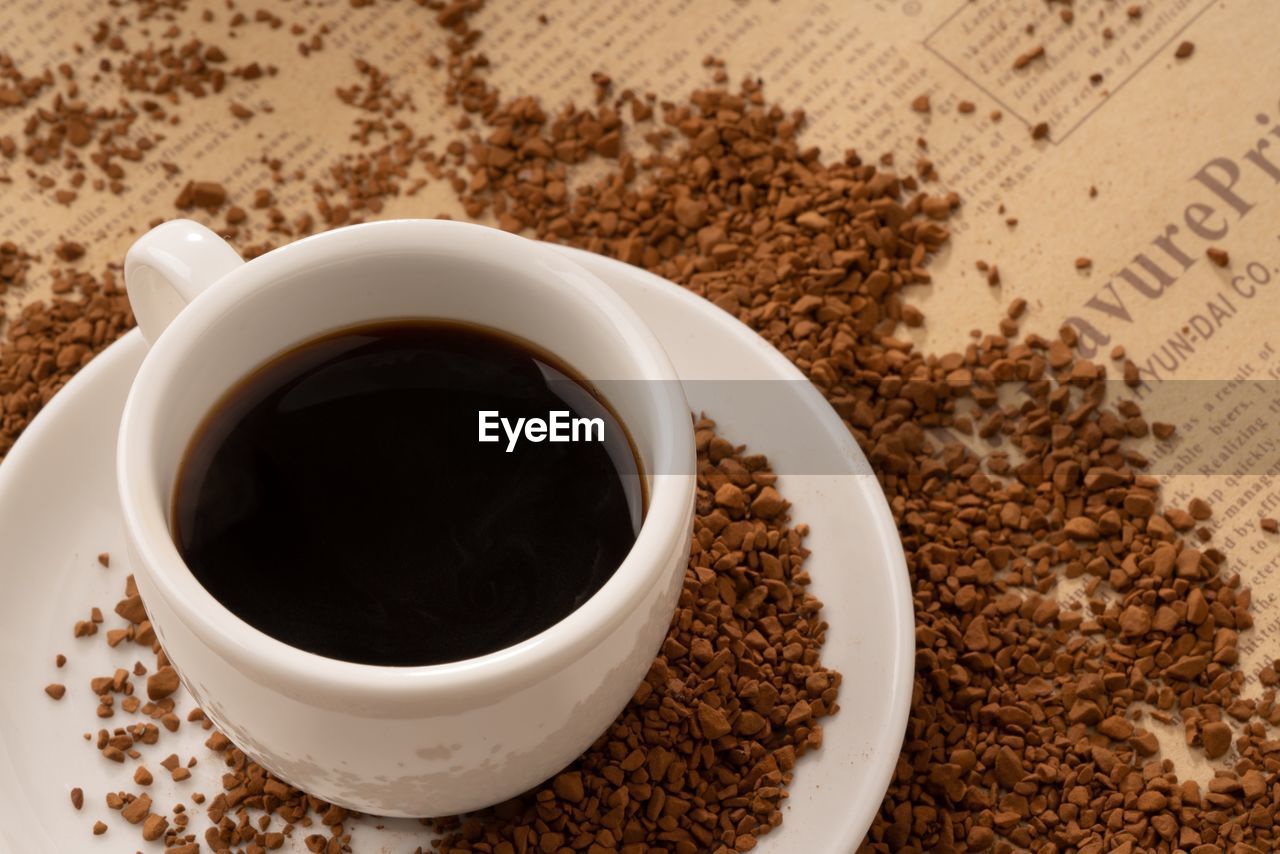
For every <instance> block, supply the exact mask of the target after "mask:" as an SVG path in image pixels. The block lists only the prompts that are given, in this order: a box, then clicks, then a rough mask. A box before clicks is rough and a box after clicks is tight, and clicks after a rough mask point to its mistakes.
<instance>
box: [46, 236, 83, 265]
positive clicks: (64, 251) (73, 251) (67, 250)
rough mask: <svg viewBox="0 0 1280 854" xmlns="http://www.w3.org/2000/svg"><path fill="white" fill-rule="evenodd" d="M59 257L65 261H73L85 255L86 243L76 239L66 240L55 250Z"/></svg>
mask: <svg viewBox="0 0 1280 854" xmlns="http://www.w3.org/2000/svg"><path fill="white" fill-rule="evenodd" d="M54 252H55V253H56V254H57V256H58V257H59V258H61V259H62V260H63V261H67V262H71V261H76V260H79V259H80V258H83V257H84V252H85V249H84V244H83V243H77V242H76V241H74V240H64V241H63V242H61V243H59V244H58V248H57V249H55V250H54Z"/></svg>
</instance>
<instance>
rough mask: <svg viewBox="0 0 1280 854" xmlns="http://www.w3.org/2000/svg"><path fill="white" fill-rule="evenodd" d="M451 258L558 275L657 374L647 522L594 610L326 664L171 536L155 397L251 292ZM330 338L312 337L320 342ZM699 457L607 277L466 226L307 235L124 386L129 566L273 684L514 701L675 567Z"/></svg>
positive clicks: (208, 299) (243, 271) (192, 322)
mask: <svg viewBox="0 0 1280 854" xmlns="http://www.w3.org/2000/svg"><path fill="white" fill-rule="evenodd" d="M442 250H443V251H445V252H446V253H447V254H449V255H451V256H453V257H457V258H463V259H466V258H471V259H474V260H483V259H484V258H485V257H492V254H493V253H494V252H495V251H497V252H504V253H512V252H519V253H523V256H524V257H523V258H522V264H524V263H527V264H528V267H529V276H530V277H531V278H534V279H540V280H543V281H549V280H554V281H555V282H557V283H558V284H560V285H561V286H562V287H561V288H560V289H559V290H560V294H562V295H563V297H564V298H565V299H571V300H574V301H577V302H579V304H581V305H583V306H585V307H587V308H588V310H589V311H592V312H594V313H595V314H596V315H597V316H599V317H600V319H601V321H602V322H604V323H607V324H610V326H611V328H612V331H613V333H614V339H615V340H616V341H618V344H619V347H620V349H623V350H624V351H625V352H626V354H627V355H626V357H627V359H629V360H630V361H631V362H632V363H633V365H634V366H635V367H636V368H637V370H638V373H639V375H640V376H642V377H645V378H647V379H649V380H653V381H652V382H646V383H645V384H644V385H645V388H646V391H647V393H648V394H649V396H650V398H651V400H650V401H649V403H650V405H652V406H653V407H654V409H655V411H656V412H657V413H658V417H657V423H658V428H659V429H658V432H657V434H656V436H655V439H654V448H655V450H654V455H655V457H654V459H652V460H647V459H646V460H643V462H644V464H645V465H646V466H648V467H649V468H650V470H651V472H652V474H651V476H650V492H649V504H648V509H647V512H646V515H645V519H644V522H643V523H642V525H641V528H640V532H639V534H638V535H637V537H636V540H635V543H633V545H632V547H631V550H630V551H629V552H628V553H627V556H626V558H624V560H623V562H622V564H621V565H619V567H618V568H617V570H615V572H614V573H613V575H612V576H611V577H610V578H609V580H608V581H607V582H606V583H605V584H604V586H603V587H601V588H600V589H599V590H597V591H596V593H595V594H593V595H592V596H591V598H590V599H588V600H587V602H585V603H583V605H581V606H580V607H578V608H577V609H576V610H574V611H573V612H572V613H570V614H569V615H568V616H566V617H565V618H563V619H562V620H560V621H559V622H557V623H555V624H553V625H551V626H550V627H548V628H547V629H545V630H543V631H542V632H540V633H539V634H537V635H534V636H533V637H531V638H527V639H525V640H523V641H521V642H519V643H517V644H514V645H512V646H509V647H506V648H504V649H501V650H498V651H496V652H492V653H488V654H486V655H483V656H478V657H475V658H469V659H464V660H461V661H455V662H447V663H442V664H428V665H418V666H409V667H402V666H394V665H372V664H363V663H358V662H352V661H345V660H341V659H335V658H328V657H325V656H321V655H318V654H316V653H311V652H307V651H305V650H302V649H299V648H297V647H293V646H290V645H288V644H286V643H285V642H283V641H281V640H279V639H277V638H275V637H272V636H271V635H269V634H267V633H265V632H263V631H262V630H260V629H258V628H256V627H254V626H252V625H250V624H249V623H247V622H245V621H244V620H243V619H241V618H240V617H238V616H237V615H235V614H234V613H233V612H231V610H230V609H228V608H227V607H226V606H225V605H223V604H222V603H221V602H219V601H218V600H217V599H216V598H215V597H214V596H213V595H212V594H211V593H210V592H209V591H208V590H206V589H205V587H204V586H203V585H202V584H200V582H199V580H198V579H196V577H195V575H194V574H193V573H192V572H191V570H190V568H189V567H187V565H186V563H185V561H183V560H182V558H181V556H180V554H179V552H178V549H177V546H176V545H175V544H174V542H173V539H172V536H171V533H170V520H169V512H168V505H169V500H170V497H171V489H172V486H171V485H170V487H169V488H168V489H163V488H160V487H159V486H157V481H158V477H157V475H156V472H155V467H156V465H155V464H156V461H155V459H154V454H152V453H151V449H152V448H153V447H154V444H155V441H156V437H157V434H158V431H159V430H160V429H162V424H163V420H164V401H163V400H162V399H161V398H162V395H161V394H160V390H161V389H164V388H166V387H168V386H169V385H170V384H171V383H172V382H173V378H174V377H175V375H179V374H180V372H181V371H183V370H184V369H190V367H191V366H190V365H189V364H187V357H188V356H189V355H190V352H191V350H192V348H193V347H194V346H195V344H196V343H197V342H198V341H199V340H200V339H201V338H202V336H203V335H204V334H205V333H207V332H208V328H209V327H210V326H211V325H212V324H213V323H214V322H215V321H216V320H217V318H218V317H220V316H221V315H222V314H223V313H225V312H227V311H230V310H233V309H234V308H236V307H237V306H239V305H241V304H242V303H243V302H245V301H248V300H252V299H253V292H254V291H256V290H257V289H259V288H261V287H264V286H269V285H270V283H271V282H273V281H278V280H282V279H286V278H289V277H291V276H293V275H296V274H297V273H299V272H303V271H305V270H306V269H311V268H315V267H317V266H323V265H325V264H328V263H332V262H337V261H348V262H349V261H351V260H353V259H359V258H369V259H370V260H372V259H374V258H377V257H383V256H389V255H399V256H403V255H415V254H423V255H426V254H428V253H430V254H438V253H439V252H441V251H442ZM565 286H567V289H566V287H565ZM326 331H327V330H326V329H317V330H316V333H315V334H316V335H321V334H323V333H324V332H326ZM282 349H284V348H282ZM189 440H190V437H187V441H189ZM637 451H638V452H641V453H643V449H640V448H637ZM694 457H695V454H694V446H693V428H692V420H691V415H690V410H689V405H688V402H687V400H686V399H685V397H684V393H683V390H682V387H681V386H680V384H679V379H678V376H677V374H676V372H675V368H674V366H673V365H672V364H671V361H670V359H669V358H668V357H667V355H666V352H665V351H664V350H663V349H662V346H661V344H660V343H659V342H658V340H657V338H656V336H655V335H654V334H653V332H652V331H651V330H650V329H649V328H648V327H647V326H646V325H645V323H644V322H643V321H642V320H641V319H640V317H639V315H637V314H636V313H635V311H634V310H633V309H632V308H631V307H630V306H629V305H627V303H626V302H625V301H624V300H623V299H622V298H621V297H620V296H618V295H617V294H616V293H614V292H613V290H612V289H610V288H609V287H608V286H607V285H605V284H604V282H603V281H601V280H600V279H599V278H598V277H596V276H595V275H594V274H593V273H591V272H589V271H588V270H586V269H585V268H584V267H582V266H580V265H578V264H577V263H576V262H574V261H572V260H571V259H569V258H568V257H565V256H564V255H563V253H559V252H555V251H553V250H551V249H550V248H548V247H546V246H542V245H540V244H538V243H537V242H536V241H533V240H530V239H528V238H524V237H520V236H517V235H513V234H509V233H507V232H503V231H500V230H498V229H494V228H489V227H487V226H481V225H475V224H471V223H463V222H455V221H450V220H427V219H402V220H382V221H378V222H372V223H361V224H358V225H352V226H345V227H343V228H338V229H334V230H332V231H327V232H322V233H320V234H316V235H312V236H309V237H305V238H302V239H301V240H298V241H295V242H293V243H290V244H287V245H285V246H282V247H280V248H278V249H275V250H273V251H271V252H269V253H266V254H264V255H262V256H259V257H258V258H255V259H253V260H252V261H249V262H246V263H244V264H243V265H241V266H240V267H238V268H236V269H235V270H233V271H231V272H230V273H228V274H226V275H225V276H223V277H222V278H221V279H219V280H217V282H215V283H214V285H213V286H210V287H208V288H206V289H205V290H204V291H203V292H202V293H200V294H199V295H198V296H196V298H195V299H193V300H192V301H191V302H190V303H189V304H188V306H187V307H186V308H184V309H183V310H182V311H181V312H180V313H179V314H178V316H177V317H176V318H175V319H174V320H173V322H172V323H171V324H170V325H169V327H167V328H166V330H165V332H164V333H163V334H162V335H160V336H159V338H158V339H157V340H156V341H155V342H154V343H152V345H151V348H150V351H149V352H148V353H147V355H146V357H145V358H144V359H143V362H142V365H141V366H140V368H139V370H138V373H137V376H136V377H135V379H134V382H133V385H132V387H131V388H130V390H129V395H128V399H127V401H126V403H125V408H124V413H123V416H122V418H121V423H120V435H119V439H118V444H117V454H116V480H117V488H118V493H119V500H120V509H121V513H122V516H123V519H124V525H125V530H126V533H127V534H128V535H129V539H130V541H131V544H132V546H133V548H134V551H135V555H136V557H137V564H138V565H137V566H135V567H133V569H134V571H136V572H140V573H145V575H146V577H147V579H148V580H149V581H150V582H151V585H152V586H153V587H154V588H155V589H156V590H157V591H159V594H160V595H161V596H162V597H163V598H164V599H165V600H166V602H167V603H168V605H169V606H170V608H171V609H172V610H173V611H174V612H175V614H177V616H178V618H179V619H180V620H181V621H182V622H183V623H184V624H185V625H186V627H187V628H188V629H189V630H191V631H192V632H194V633H195V634H196V635H197V636H198V637H200V638H201V640H202V641H203V642H204V643H206V644H207V645H209V646H210V647H211V648H213V649H214V650H215V651H216V652H217V653H218V654H219V655H221V656H223V657H225V658H230V659H239V660H242V661H245V662H246V663H251V664H252V668H253V669H256V670H258V671H259V672H260V673H261V674H262V676H263V677H264V678H267V679H271V680H278V681H280V682H281V683H282V684H290V683H292V684H298V685H303V684H305V686H306V687H307V688H308V689H311V690H313V691H314V690H317V689H320V690H327V691H333V692H337V693H338V694H339V695H342V694H345V693H346V692H351V691H358V692H360V695H359V696H361V697H362V698H377V697H404V696H407V695H413V696H422V695H424V694H425V693H426V692H430V691H439V690H441V689H448V690H449V691H450V693H451V696H454V697H457V696H459V695H461V694H469V693H473V692H475V693H480V694H485V693H489V692H491V691H493V690H494V689H498V690H500V691H501V692H503V693H509V692H510V691H512V690H517V689H518V688H519V687H520V686H522V685H527V684H531V683H532V682H534V681H536V680H538V679H539V678H542V677H543V676H545V675H547V674H549V673H551V672H554V671H555V670H558V669H560V668H562V667H563V666H565V665H567V664H568V663H569V662H571V661H573V660H576V659H577V658H579V657H581V656H582V655H583V654H585V653H586V651H587V650H589V649H591V648H593V647H594V646H595V645H597V644H598V643H600V642H601V641H602V640H603V639H604V638H605V637H606V636H607V635H608V634H609V632H610V631H612V630H613V629H614V628H615V627H616V626H617V625H619V624H620V623H621V622H622V621H623V620H624V619H625V618H626V616H627V614H628V613H629V609H630V607H631V606H632V604H633V603H634V602H636V601H638V600H639V599H640V598H641V596H642V594H643V592H644V590H645V589H646V587H648V586H650V585H652V584H655V583H660V582H661V579H662V578H663V577H664V576H665V575H666V573H668V572H669V571H670V554H671V551H672V549H673V548H675V547H676V546H677V545H678V544H679V543H680V542H681V541H682V540H683V538H684V537H685V536H686V535H687V533H688V528H689V526H690V525H691V518H692V509H693V502H694V498H695V479H694V474H693V471H694V469H693V466H694ZM684 472H687V474H685V473H684ZM681 557H683V554H682V555H681ZM682 569H683V566H682V567H681V570H682ZM347 696H351V695H349V694H347Z"/></svg>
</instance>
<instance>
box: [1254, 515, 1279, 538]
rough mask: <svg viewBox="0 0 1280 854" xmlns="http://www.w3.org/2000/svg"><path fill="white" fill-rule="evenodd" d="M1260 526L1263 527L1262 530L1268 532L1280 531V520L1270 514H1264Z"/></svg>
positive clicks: (1259, 521) (1259, 522)
mask: <svg viewBox="0 0 1280 854" xmlns="http://www.w3.org/2000/svg"><path fill="white" fill-rule="evenodd" d="M1258 527H1260V528H1262V530H1264V531H1266V532H1267V533H1268V534H1275V533H1280V521H1277V520H1275V519H1273V518H1271V517H1270V516H1264V517H1262V518H1261V519H1259V520H1258Z"/></svg>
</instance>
